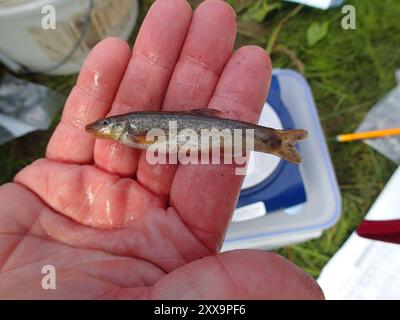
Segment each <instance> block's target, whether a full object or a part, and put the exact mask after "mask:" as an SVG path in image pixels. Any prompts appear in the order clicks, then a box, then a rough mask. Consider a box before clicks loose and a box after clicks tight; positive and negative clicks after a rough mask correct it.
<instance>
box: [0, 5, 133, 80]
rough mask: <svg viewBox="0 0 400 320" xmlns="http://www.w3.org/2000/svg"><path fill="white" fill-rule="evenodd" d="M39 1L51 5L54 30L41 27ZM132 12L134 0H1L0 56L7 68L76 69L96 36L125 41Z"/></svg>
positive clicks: (57, 71) (60, 71)
mask: <svg viewBox="0 0 400 320" xmlns="http://www.w3.org/2000/svg"><path fill="white" fill-rule="evenodd" d="M45 5H52V6H54V8H55V12H56V29H55V30H52V29H48V30H47V29H43V28H42V19H43V18H44V17H45V15H46V13H44V14H43V13H42V8H43V6H45ZM137 16H138V1H137V0H84V1H82V0H33V1H32V0H19V1H15V0H1V1H0V39H1V42H0V59H1V60H2V61H3V63H5V64H7V65H8V66H9V67H10V68H12V69H18V67H19V66H24V67H25V68H26V69H28V70H29V71H33V72H43V73H50V74H71V73H76V72H78V71H79V69H80V67H81V65H82V63H83V61H84V59H85V57H86V55H87V54H88V52H89V51H90V49H91V48H92V47H93V46H94V45H95V44H96V43H97V42H99V41H100V40H101V39H103V38H105V37H108V36H118V37H121V38H124V39H128V37H129V35H130V34H131V32H132V30H133V28H134V26H135V24H136V20H137ZM86 19H87V20H86ZM85 21H88V23H87V24H85ZM85 26H87V27H85ZM74 48H76V49H75V50H74ZM72 51H73V52H72ZM69 53H72V54H71V58H70V59H68V60H67V61H65V63H61V62H63V60H64V59H65V58H66V57H67V56H68V54H69ZM60 64H61V65H60ZM14 71H16V70H14Z"/></svg>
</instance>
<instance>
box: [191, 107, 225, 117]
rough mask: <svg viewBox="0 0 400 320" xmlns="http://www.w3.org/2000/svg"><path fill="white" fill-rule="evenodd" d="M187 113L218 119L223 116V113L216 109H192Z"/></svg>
mask: <svg viewBox="0 0 400 320" xmlns="http://www.w3.org/2000/svg"><path fill="white" fill-rule="evenodd" d="M188 112H193V113H197V114H199V115H203V116H210V117H220V116H222V115H223V112H222V111H220V110H217V109H212V108H201V109H193V110H190V111H188Z"/></svg>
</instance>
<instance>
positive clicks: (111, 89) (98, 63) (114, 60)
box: [46, 38, 130, 164]
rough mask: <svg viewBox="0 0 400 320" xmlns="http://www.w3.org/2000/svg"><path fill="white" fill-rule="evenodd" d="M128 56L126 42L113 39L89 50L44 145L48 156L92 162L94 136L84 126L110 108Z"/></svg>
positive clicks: (56, 158) (69, 160)
mask: <svg viewBox="0 0 400 320" xmlns="http://www.w3.org/2000/svg"><path fill="white" fill-rule="evenodd" d="M129 56H130V49H129V46H128V44H127V43H126V42H124V41H122V40H120V39H117V38H108V39H105V40H103V41H101V42H100V43H99V44H97V45H96V46H95V47H94V48H93V50H92V51H91V52H90V53H89V55H88V57H87V59H86V61H85V63H84V65H83V66H82V70H81V72H80V74H79V78H78V80H77V83H76V85H75V87H74V88H73V89H72V92H71V93H70V95H69V97H68V100H67V102H66V104H65V107H64V111H63V114H62V117H61V121H60V123H59V124H58V126H57V128H56V130H55V132H54V133H53V136H52V137H51V139H50V142H49V144H48V146H47V151H46V156H47V157H48V158H49V159H54V160H60V161H66V162H72V163H82V164H83V163H91V162H92V161H93V146H94V138H93V137H92V136H91V135H90V134H89V133H87V132H86V131H85V125H86V124H88V123H90V122H93V121H95V120H97V119H99V118H102V117H104V116H105V115H106V114H107V112H108V111H109V110H110V106H111V103H112V101H113V99H114V96H115V94H116V92H117V89H118V86H119V83H120V81H121V79H122V77H123V75H124V72H125V69H126V66H127V64H128V61H129Z"/></svg>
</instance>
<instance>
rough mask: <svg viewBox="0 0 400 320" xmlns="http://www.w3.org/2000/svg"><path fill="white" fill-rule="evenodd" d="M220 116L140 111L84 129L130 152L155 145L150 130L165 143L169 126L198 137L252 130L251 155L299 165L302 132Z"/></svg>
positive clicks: (204, 111)
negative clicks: (160, 134) (156, 131)
mask: <svg viewBox="0 0 400 320" xmlns="http://www.w3.org/2000/svg"><path fill="white" fill-rule="evenodd" d="M221 115H222V112H221V111H218V110H214V109H196V110H191V111H178V112H167V111H152V112H141V111H140V112H132V113H127V114H123V115H118V116H113V117H109V118H105V119H101V120H98V121H95V122H93V123H91V124H89V125H87V126H86V130H87V131H88V132H90V133H92V134H93V135H94V136H96V137H98V138H105V139H112V140H115V141H118V142H119V143H121V144H124V145H127V146H130V147H133V148H140V149H147V148H148V147H149V146H150V145H151V144H153V143H157V140H154V139H153V140H151V139H150V140H149V139H148V135H147V134H148V133H149V132H150V130H152V129H154V128H157V129H160V130H163V132H165V133H166V138H167V139H168V132H169V130H170V125H171V123H175V124H176V127H177V132H178V133H179V132H181V131H182V130H184V129H186V130H188V129H189V130H191V132H194V134H197V135H198V137H199V136H200V135H201V132H202V130H203V129H206V130H213V129H216V130H218V131H219V132H221V131H222V130H225V131H226V130H229V131H230V132H232V134H233V130H235V129H241V130H242V132H243V138H245V137H246V136H245V132H246V130H247V129H253V130H254V131H253V132H254V151H258V152H263V153H270V154H273V155H276V156H279V157H281V158H283V159H285V160H288V161H290V162H292V163H296V164H298V163H300V162H301V161H302V158H301V156H300V154H299V153H298V151H297V150H296V148H295V144H296V143H297V142H298V141H300V140H303V139H305V138H306V137H307V131H306V130H301V129H296V130H276V129H272V128H268V127H262V126H258V125H255V124H252V123H249V122H244V121H238V120H231V119H225V118H221V117H219V116H221ZM187 138H188V137H187V134H185V136H184V137H181V136H180V134H178V137H177V147H178V148H180V147H182V145H183V144H185V143H187ZM233 143H235V142H233ZM233 143H232V144H233ZM199 145H200V147H199V148H198V149H200V151H203V150H202V147H201V146H202V145H201V144H200V143H199ZM221 145H223V144H221ZM232 147H234V146H232ZM220 151H221V152H223V150H220Z"/></svg>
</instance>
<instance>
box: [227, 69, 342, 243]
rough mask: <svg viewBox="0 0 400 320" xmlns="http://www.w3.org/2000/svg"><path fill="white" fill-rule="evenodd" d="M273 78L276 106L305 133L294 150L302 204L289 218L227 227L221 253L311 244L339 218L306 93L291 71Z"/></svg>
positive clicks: (283, 215)
mask: <svg viewBox="0 0 400 320" xmlns="http://www.w3.org/2000/svg"><path fill="white" fill-rule="evenodd" d="M273 75H275V76H277V77H278V80H279V84H280V90H281V98H282V101H283V102H284V104H285V105H286V107H287V108H288V111H289V113H290V114H291V117H292V119H293V121H294V123H295V127H296V128H304V129H307V130H308V132H309V137H308V138H307V140H306V141H304V142H302V143H301V144H300V152H301V154H302V156H303V159H304V160H303V163H302V164H301V165H300V171H301V173H302V176H303V180H304V185H305V189H306V193H307V202H306V203H305V204H304V205H302V206H301V207H300V208H299V210H297V213H295V214H288V213H286V212H284V211H274V212H273V213H269V214H267V215H265V216H263V217H259V218H255V219H252V220H247V221H243V222H234V223H231V225H230V226H229V229H228V232H227V235H226V239H225V242H224V245H223V247H222V251H226V250H232V249H237V248H266V249H267V248H277V247H281V246H284V245H287V244H290V243H294V242H301V241H304V240H306V239H310V238H314V237H317V236H319V235H320V234H321V232H322V231H323V230H324V229H327V228H329V227H331V226H332V225H333V224H335V223H336V221H337V220H338V218H339V216H340V213H341V197H340V193H339V187H338V184H337V180H336V176H335V173H334V169H333V166H332V162H331V159H330V156H329V152H328V148H327V145H326V142H325V138H324V134H323V131H322V128H321V125H320V122H319V117H318V113H317V110H316V107H315V103H314V100H313V97H312V93H311V90H310V87H309V85H308V83H307V82H306V80H305V79H304V77H303V76H302V75H300V74H299V73H297V72H295V71H292V70H286V69H276V70H274V71H273Z"/></svg>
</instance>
